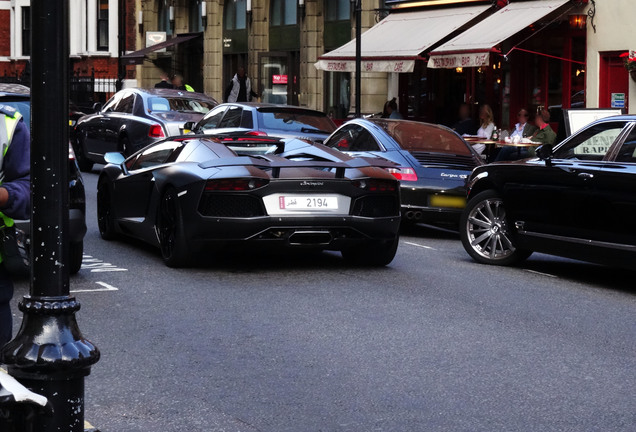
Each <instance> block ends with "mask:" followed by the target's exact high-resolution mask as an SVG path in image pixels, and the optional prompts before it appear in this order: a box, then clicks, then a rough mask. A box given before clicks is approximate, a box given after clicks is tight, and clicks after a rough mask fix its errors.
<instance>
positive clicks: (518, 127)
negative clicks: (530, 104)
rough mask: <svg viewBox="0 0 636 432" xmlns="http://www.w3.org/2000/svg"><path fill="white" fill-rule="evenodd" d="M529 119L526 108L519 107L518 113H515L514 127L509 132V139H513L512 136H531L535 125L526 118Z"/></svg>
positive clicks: (535, 128)
mask: <svg viewBox="0 0 636 432" xmlns="http://www.w3.org/2000/svg"><path fill="white" fill-rule="evenodd" d="M529 119H530V113H529V112H528V110H527V109H525V108H521V109H520V110H519V113H518V114H517V124H515V128H514V129H513V130H512V133H511V134H510V139H514V137H519V139H520V140H521V138H528V137H531V136H532V134H534V133H535V131H536V130H537V127H536V126H535V125H533V124H532V123H530V122H529V121H528V120H529Z"/></svg>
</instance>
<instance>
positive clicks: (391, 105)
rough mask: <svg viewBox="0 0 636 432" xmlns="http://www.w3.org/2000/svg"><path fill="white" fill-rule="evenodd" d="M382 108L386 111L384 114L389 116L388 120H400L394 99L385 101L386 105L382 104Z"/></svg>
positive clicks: (400, 115)
mask: <svg viewBox="0 0 636 432" xmlns="http://www.w3.org/2000/svg"><path fill="white" fill-rule="evenodd" d="M384 108H385V110H386V113H387V114H388V115H389V118H390V119H398V120H399V119H402V118H403V117H402V114H400V112H399V111H398V106H397V102H396V100H395V98H393V99H391V100H390V101H387V102H386V104H384Z"/></svg>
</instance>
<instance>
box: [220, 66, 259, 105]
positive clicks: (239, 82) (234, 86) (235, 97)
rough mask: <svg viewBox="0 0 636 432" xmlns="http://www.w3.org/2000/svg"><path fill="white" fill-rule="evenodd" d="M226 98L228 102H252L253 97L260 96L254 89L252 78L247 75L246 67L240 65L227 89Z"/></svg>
mask: <svg viewBox="0 0 636 432" xmlns="http://www.w3.org/2000/svg"><path fill="white" fill-rule="evenodd" d="M224 96H225V97H224V99H225V101H226V102H250V101H251V100H252V98H256V97H258V95H257V94H256V93H254V92H253V91H252V84H251V82H250V79H249V78H248V77H247V75H245V68H244V67H243V66H240V67H239V68H238V69H237V71H236V74H234V77H233V78H232V81H230V83H229V84H228V86H227V88H226V89H225V94H224Z"/></svg>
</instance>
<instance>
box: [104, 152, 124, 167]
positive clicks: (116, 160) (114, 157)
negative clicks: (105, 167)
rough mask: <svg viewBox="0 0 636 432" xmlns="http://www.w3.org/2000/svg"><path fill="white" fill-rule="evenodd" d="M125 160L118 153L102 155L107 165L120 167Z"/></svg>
mask: <svg viewBox="0 0 636 432" xmlns="http://www.w3.org/2000/svg"><path fill="white" fill-rule="evenodd" d="M125 160H126V158H125V157H124V155H123V154H121V153H118V152H108V153H106V154H105V155H104V161H106V163H107V164H113V165H121V164H123V163H124V161H125Z"/></svg>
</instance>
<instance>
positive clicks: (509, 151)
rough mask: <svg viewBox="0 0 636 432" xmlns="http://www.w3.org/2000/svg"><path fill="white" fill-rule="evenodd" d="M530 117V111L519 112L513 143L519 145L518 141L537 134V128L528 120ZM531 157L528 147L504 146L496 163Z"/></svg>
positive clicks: (496, 158)
mask: <svg viewBox="0 0 636 432" xmlns="http://www.w3.org/2000/svg"><path fill="white" fill-rule="evenodd" d="M529 117H530V113H528V110H526V109H525V108H521V109H520V110H519V113H518V114H517V119H518V120H519V121H518V123H517V124H515V128H514V129H513V130H512V133H511V134H510V140H511V141H512V142H513V143H515V144H518V141H521V140H522V139H523V138H529V137H531V136H532V135H533V134H534V133H535V132H536V130H537V127H536V126H535V125H533V124H532V123H531V122H530V121H529V120H528V119H529ZM530 156H531V155H530V154H529V152H528V148H527V147H518V146H503V147H502V148H501V149H499V151H498V152H497V156H496V157H495V162H498V161H507V160H517V159H525V158H528V157H530Z"/></svg>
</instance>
